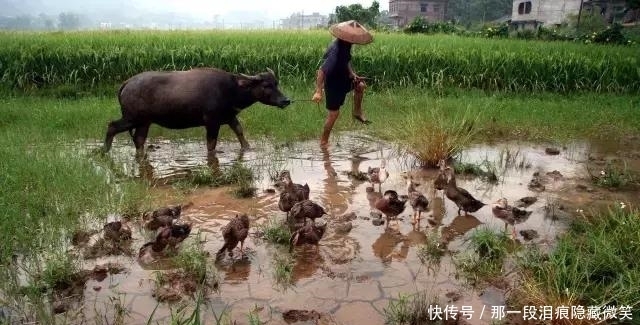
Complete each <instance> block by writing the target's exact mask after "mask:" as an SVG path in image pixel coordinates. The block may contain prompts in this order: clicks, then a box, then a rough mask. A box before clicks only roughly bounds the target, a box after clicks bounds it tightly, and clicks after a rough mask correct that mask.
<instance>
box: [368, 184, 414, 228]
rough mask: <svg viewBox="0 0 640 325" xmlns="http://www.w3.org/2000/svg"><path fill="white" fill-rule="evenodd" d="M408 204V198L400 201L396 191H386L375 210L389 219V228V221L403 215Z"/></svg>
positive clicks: (377, 202) (376, 204)
mask: <svg viewBox="0 0 640 325" xmlns="http://www.w3.org/2000/svg"><path fill="white" fill-rule="evenodd" d="M406 203H407V200H406V198H405V199H404V200H401V199H399V198H398V193H397V192H396V191H394V190H386V191H385V192H384V195H383V196H382V198H380V199H378V200H377V201H376V203H375V208H376V209H378V210H380V212H382V213H383V214H384V215H385V217H386V218H387V226H389V219H390V218H395V217H397V216H398V215H399V214H400V213H402V212H403V211H404V209H405V204H406Z"/></svg>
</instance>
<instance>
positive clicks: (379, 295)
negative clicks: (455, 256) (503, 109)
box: [85, 134, 635, 324]
mask: <svg viewBox="0 0 640 325" xmlns="http://www.w3.org/2000/svg"><path fill="white" fill-rule="evenodd" d="M150 144H151V145H152V150H150V151H149V152H148V160H147V161H146V162H145V163H143V164H140V165H138V164H137V163H135V161H134V159H133V156H134V150H133V148H132V145H131V143H130V142H127V141H123V140H120V141H119V142H116V143H114V148H113V152H112V154H111V155H112V157H113V159H114V160H115V161H116V162H117V163H118V164H121V165H122V166H124V167H125V169H126V171H127V172H128V173H130V175H131V176H134V177H144V178H148V179H151V180H154V181H156V182H157V183H158V184H162V183H163V182H164V181H165V180H169V179H173V178H175V177H178V176H180V175H184V174H185V173H186V171H187V170H189V169H191V168H194V167H198V166H203V165H205V164H206V163H207V158H206V154H205V146H204V142H203V141H193V142H179V143H178V142H171V141H167V140H155V141H152V142H151V143H150ZM237 147H238V146H237V144H236V143H235V142H230V143H224V142H223V143H220V144H219V149H221V150H223V151H224V153H221V154H218V157H217V158H218V161H217V162H216V163H217V164H219V165H221V166H223V165H226V164H229V163H231V162H233V161H235V160H238V159H240V160H242V161H243V162H245V163H246V164H247V166H252V167H254V168H255V170H256V171H257V172H258V173H259V175H260V179H259V180H258V182H257V187H258V190H257V195H256V197H254V198H250V199H242V200H240V199H235V198H233V197H232V195H231V194H230V193H229V189H224V188H223V189H210V188H200V189H197V190H195V191H193V192H192V193H189V194H187V195H186V197H180V199H179V200H178V199H175V198H173V199H169V200H167V201H166V202H159V203H158V204H161V203H164V204H169V203H187V202H191V203H192V205H191V206H190V207H189V208H187V209H185V210H183V213H182V218H183V219H185V220H187V221H192V222H194V225H195V226H196V229H199V230H200V231H201V232H202V233H203V234H204V235H205V237H206V243H205V247H206V249H207V251H209V252H210V253H211V254H212V255H214V254H215V252H216V251H217V250H218V249H219V248H220V247H221V246H222V237H221V235H220V228H221V227H222V226H224V225H225V224H226V223H227V222H228V220H229V219H230V218H232V217H233V216H235V214H237V213H242V212H247V213H249V214H250V216H251V218H252V226H253V228H252V230H251V232H250V233H251V234H250V237H249V239H248V240H247V241H246V242H245V247H247V248H248V249H250V250H251V252H252V254H251V258H250V259H249V260H239V261H236V262H231V261H229V260H226V261H224V262H222V263H218V264H217V265H216V268H217V271H218V274H219V276H220V279H221V280H222V283H221V286H220V293H219V294H211V295H210V296H209V298H210V301H209V303H208V304H209V305H210V307H207V308H206V311H205V312H204V313H203V314H204V317H205V319H207V323H208V322H209V321H211V320H212V313H211V310H215V311H216V312H218V313H219V312H220V311H222V309H223V308H224V307H225V306H228V307H229V308H231V311H232V312H231V313H232V317H233V319H234V320H236V321H237V324H246V323H247V316H246V314H247V313H248V312H249V311H250V310H251V309H252V308H254V307H255V306H257V307H259V308H260V307H261V312H260V313H259V314H260V316H261V319H262V320H263V321H265V320H268V321H269V324H286V323H285V321H284V320H283V317H282V315H281V313H282V312H283V311H286V310H289V309H309V310H311V309H315V310H317V311H318V312H321V313H328V314H330V315H332V316H333V318H334V319H335V321H336V322H337V323H341V324H358V323H362V321H363V320H365V319H366V320H367V322H368V323H369V324H383V320H384V318H383V309H384V308H385V307H386V306H387V303H388V301H389V299H391V298H397V297H398V295H399V294H402V293H413V292H415V291H416V290H424V289H427V290H429V292H431V293H432V294H433V295H436V296H438V297H439V299H440V302H441V306H442V308H444V307H445V305H447V304H449V305H454V306H456V307H457V308H458V309H461V308H462V307H463V306H471V308H472V310H473V311H474V315H473V317H472V319H471V320H468V322H469V323H471V324H489V323H491V321H492V320H493V319H491V313H490V312H489V310H490V308H491V306H498V305H504V290H505V288H504V287H503V286H497V287H494V286H489V287H488V288H485V289H482V290H481V291H474V290H471V289H469V288H467V287H464V286H463V285H462V283H461V282H460V281H459V280H456V277H455V267H454V266H453V264H452V262H451V256H450V255H451V254H446V255H445V256H444V257H443V259H442V262H441V265H440V267H439V268H437V269H430V268H427V267H425V266H424V265H422V264H421V263H420V261H419V259H418V257H417V255H416V248H417V247H418V245H420V244H422V243H424V242H425V241H426V240H427V238H428V236H440V237H441V238H443V240H444V241H445V242H447V244H448V249H449V251H451V252H456V251H463V250H464V249H465V247H466V246H465V245H466V244H465V243H464V239H465V238H468V236H469V235H470V234H471V233H472V232H473V231H474V229H478V228H480V227H492V228H495V229H503V228H504V223H503V222H502V221H500V220H498V219H496V218H494V217H493V216H492V214H491V207H490V205H487V206H485V207H484V208H482V209H480V210H479V211H478V212H476V213H473V214H472V215H469V216H458V215H457V208H456V206H455V205H454V203H453V202H451V201H450V200H448V199H446V198H444V196H443V193H442V191H436V190H435V189H434V188H433V179H434V177H435V175H436V171H435V170H417V169H413V168H412V162H413V159H412V158H411V157H398V156H395V155H393V154H392V151H391V149H390V148H389V147H388V146H387V145H384V144H381V143H378V142H376V141H373V140H372V139H367V138H362V137H360V136H356V135H353V134H345V135H344V136H343V137H342V138H341V139H340V141H339V142H338V143H337V144H335V145H333V146H332V147H331V148H330V149H329V151H327V152H323V151H321V150H320V149H319V148H318V147H317V145H316V142H315V141H311V142H308V143H296V144H295V146H293V147H285V148H279V149H278V148H272V147H270V146H269V145H267V144H264V145H257V144H256V145H255V147H256V148H259V149H254V150H252V151H249V152H246V153H244V154H243V155H241V156H239V155H238V150H237V149H238V148H237ZM598 150H599V149H598V148H597V147H594V146H593V145H590V144H589V143H586V142H577V143H574V144H571V145H569V146H567V147H565V148H560V153H559V154H558V155H549V154H546V153H545V146H538V145H532V144H526V143H525V144H518V143H500V144H491V145H476V146H473V147H471V148H469V149H468V150H466V151H465V152H464V153H462V159H463V160H464V161H467V162H478V163H479V162H482V161H485V160H486V161H489V162H492V165H493V166H496V171H497V174H498V178H499V180H498V182H497V183H495V184H490V183H487V182H485V181H483V180H482V179H480V178H478V177H465V176H463V175H458V176H457V180H458V186H460V187H463V188H465V189H467V190H468V191H469V192H470V193H472V194H473V195H474V196H475V197H476V198H478V199H480V200H482V201H483V202H485V203H487V204H490V203H491V202H494V201H496V200H497V199H498V198H500V197H505V198H507V199H508V200H509V202H510V203H514V202H515V201H516V200H518V199H520V198H522V197H526V196H533V197H536V198H537V201H536V202H535V203H534V204H532V205H531V206H529V207H528V208H527V209H528V210H531V211H533V213H532V215H531V216H530V217H529V218H528V219H527V220H526V221H525V222H524V223H521V224H518V225H516V230H517V231H520V230H535V231H536V232H537V233H538V235H539V237H538V238H536V239H534V240H533V242H535V243H537V244H539V245H543V246H548V245H552V244H553V241H554V239H555V237H556V235H557V234H558V233H560V232H562V231H563V230H564V228H565V226H566V219H567V218H568V217H570V216H571V215H575V214H576V213H577V212H576V210H577V209H582V208H584V209H586V208H587V207H589V206H591V205H592V204H596V205H597V204H599V203H602V204H605V203H608V202H610V201H611V200H625V201H626V202H629V200H633V199H634V197H633V195H635V194H625V193H606V194H603V193H602V192H598V191H593V190H592V191H586V190H584V188H582V189H580V188H579V187H577V185H578V184H586V185H589V184H588V183H586V182H585V181H584V178H585V177H586V176H587V173H586V172H587V170H586V167H585V163H586V162H587V161H588V159H589V155H590V154H593V153H594V152H598ZM605 154H608V153H606V152H604V153H603V155H605ZM382 158H385V159H386V161H387V168H388V170H389V173H390V177H389V179H388V180H387V181H386V182H385V183H384V184H383V185H382V191H384V190H387V189H394V190H396V191H398V192H399V194H406V186H405V179H404V178H403V177H402V173H403V172H409V173H411V174H413V175H414V178H416V181H418V182H419V183H420V184H421V185H420V186H419V187H418V190H420V191H422V192H423V193H424V194H425V195H426V196H427V198H428V199H429V202H430V212H429V213H428V214H427V216H425V217H430V218H432V220H434V222H433V224H430V223H429V222H427V219H424V220H423V221H422V222H421V224H420V226H419V227H414V226H412V225H411V223H410V216H411V214H412V210H411V207H410V206H408V205H407V209H406V210H405V212H404V213H403V214H402V215H401V218H402V219H403V220H401V221H399V222H398V223H397V224H396V222H393V221H392V222H391V224H390V226H389V229H386V228H385V227H384V226H379V227H376V226H374V225H373V224H372V222H371V221H370V220H366V219H367V218H368V217H369V216H370V212H371V210H372V204H373V201H374V200H375V199H376V197H377V196H378V195H380V194H379V193H377V194H376V193H368V192H367V191H366V188H367V187H368V186H370V184H369V183H368V182H366V181H357V180H353V179H350V178H349V177H348V176H347V175H346V174H345V173H346V172H348V171H358V170H359V171H363V172H366V170H367V168H368V167H369V166H371V167H377V166H380V163H381V159H382ZM282 169H288V170H290V172H291V176H292V179H293V180H294V182H296V183H302V184H304V183H308V184H309V186H310V188H311V195H310V198H311V199H312V200H314V201H316V202H318V203H320V204H321V205H323V206H324V207H325V208H326V209H327V210H328V211H330V213H331V215H332V216H331V217H330V218H329V219H330V220H328V221H329V230H328V232H327V233H325V236H324V237H323V239H322V241H321V242H320V251H319V254H316V253H315V252H314V250H313V249H312V248H309V249H304V248H302V249H299V250H297V253H296V258H295V266H294V272H293V279H294V286H293V287H292V288H289V289H287V290H284V289H282V288H279V287H277V286H276V285H275V283H274V280H273V278H272V272H273V266H272V264H271V263H272V261H273V255H274V254H275V253H276V251H280V252H283V249H282V248H278V247H275V246H273V245H270V244H267V243H264V242H263V241H261V240H260V239H259V238H257V236H255V235H253V234H254V233H255V232H256V231H257V226H258V225H260V224H263V223H264V222H266V221H268V220H269V219H270V218H275V219H281V220H282V219H284V214H283V213H282V212H280V211H279V210H278V207H277V202H278V194H277V193H276V194H270V193H268V192H266V191H265V190H267V189H271V188H274V187H273V182H272V180H270V179H269V177H268V172H269V170H282ZM554 171H557V172H558V173H559V174H561V175H562V177H553V176H554V175H555V176H557V175H558V174H557V173H555V174H549V175H547V173H550V172H554ZM535 172H538V173H539V175H540V183H541V184H543V185H544V187H545V190H544V191H542V192H539V191H535V190H532V189H530V188H529V187H528V185H529V182H530V181H531V179H532V175H533V174H534V173H535ZM376 190H377V186H376ZM158 191H160V192H162V193H165V194H166V193H169V192H170V191H169V190H168V189H167V187H163V186H162V185H159V186H158ZM163 191H164V192H163ZM169 201H170V202H169ZM548 205H554V206H555V208H554V209H551V210H549V209H546V208H545V207H546V206H548ZM550 211H552V212H555V213H550ZM351 212H354V213H355V214H356V215H357V217H358V218H357V219H355V220H352V221H351V222H352V225H353V229H352V230H351V231H350V232H348V233H347V234H340V233H337V232H336V231H335V224H336V222H335V221H336V220H338V219H339V216H342V215H344V214H347V213H351ZM142 236H143V235H142V234H141V233H139V232H134V238H136V237H137V238H136V242H135V243H134V247H135V248H136V249H137V248H138V247H140V245H142V243H144V239H143V238H142ZM517 236H518V237H517V240H518V241H520V242H524V239H523V237H522V236H521V235H520V234H519V233H518V234H517ZM109 260H113V259H109ZM115 260H117V261H119V262H120V263H122V264H123V265H124V266H126V267H127V268H128V269H129V272H127V273H124V274H120V275H115V276H110V277H109V278H108V279H107V280H104V281H103V282H104V283H87V286H86V290H85V298H86V302H85V305H86V306H92V307H91V308H90V309H95V310H103V309H101V308H100V307H95V306H102V305H103V304H104V303H107V302H109V297H110V296H113V295H114V294H115V293H124V294H125V296H124V298H122V299H123V301H124V305H125V306H126V307H127V308H128V309H129V310H130V311H131V312H130V315H129V319H128V321H127V323H128V324H143V323H146V321H147V319H148V317H149V315H150V313H151V312H152V311H153V309H154V308H155V307H156V304H157V302H156V300H155V299H154V298H153V297H152V296H151V292H152V289H153V282H152V279H153V278H154V275H153V271H154V270H153V268H150V267H148V266H144V267H143V266H141V265H140V264H139V263H138V262H137V261H136V260H135V259H132V258H126V257H118V258H117V259H115ZM100 262H103V260H102V259H101V261H100ZM97 286H101V287H102V289H101V290H99V291H96V290H95V288H96V287H97ZM452 292H458V293H461V298H460V299H459V300H457V301H455V302H448V301H447V294H449V295H451V293H452ZM483 307H484V312H482V311H483ZM107 313H108V312H107ZM480 313H483V317H482V319H479V316H480ZM168 315H170V310H169V305H167V304H161V305H160V306H159V307H158V309H157V310H156V312H155V316H154V319H156V320H158V321H160V322H161V323H162V322H163V320H164V321H166V320H167V317H168Z"/></svg>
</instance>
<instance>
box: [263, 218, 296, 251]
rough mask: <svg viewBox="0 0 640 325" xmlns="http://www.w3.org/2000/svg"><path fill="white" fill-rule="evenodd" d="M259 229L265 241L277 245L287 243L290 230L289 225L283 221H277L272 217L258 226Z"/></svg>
mask: <svg viewBox="0 0 640 325" xmlns="http://www.w3.org/2000/svg"><path fill="white" fill-rule="evenodd" d="M260 231H261V232H262V233H263V238H264V239H265V240H266V241H267V242H270V243H272V244H279V245H289V239H290V238H291V231H289V227H288V226H287V224H286V223H284V222H283V221H278V220H276V219H275V218H272V219H270V220H269V222H268V223H266V224H263V225H261V226H260Z"/></svg>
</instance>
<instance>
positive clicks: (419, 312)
mask: <svg viewBox="0 0 640 325" xmlns="http://www.w3.org/2000/svg"><path fill="white" fill-rule="evenodd" d="M437 308H441V309H440V311H443V309H444V308H443V307H439V305H438V300H437V297H429V296H427V293H426V291H420V292H416V293H415V294H412V295H405V294H400V295H399V296H398V299H397V300H395V301H394V300H391V301H389V303H388V304H387V307H386V308H384V309H383V313H384V318H385V324H389V325H427V324H444V321H443V320H444V319H445V317H444V314H443V313H442V314H440V317H441V318H442V319H438V317H435V316H432V315H435V314H433V310H437ZM430 311H431V312H432V313H431V314H430Z"/></svg>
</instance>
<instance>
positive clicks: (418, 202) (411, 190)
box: [407, 176, 429, 225]
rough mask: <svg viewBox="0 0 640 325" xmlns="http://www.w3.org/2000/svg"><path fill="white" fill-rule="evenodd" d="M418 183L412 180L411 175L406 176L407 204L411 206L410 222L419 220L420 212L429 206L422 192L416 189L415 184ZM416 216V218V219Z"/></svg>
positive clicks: (414, 222) (413, 222)
mask: <svg viewBox="0 0 640 325" xmlns="http://www.w3.org/2000/svg"><path fill="white" fill-rule="evenodd" d="M418 185H420V184H418V183H416V182H414V181H413V177H411V176H409V177H407V196H408V200H409V205H411V207H412V208H413V221H412V222H411V223H412V224H414V225H415V224H416V222H417V223H419V222H420V219H421V218H420V217H421V216H422V212H426V211H427V208H428V207H429V200H427V197H426V196H424V195H423V194H422V193H420V192H419V191H417V190H416V188H415V187H416V186H418ZM416 216H417V219H416Z"/></svg>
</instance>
